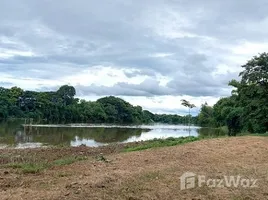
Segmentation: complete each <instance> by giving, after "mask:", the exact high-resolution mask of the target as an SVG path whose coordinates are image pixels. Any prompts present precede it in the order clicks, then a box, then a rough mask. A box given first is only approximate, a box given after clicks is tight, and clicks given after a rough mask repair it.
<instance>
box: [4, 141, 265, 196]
mask: <svg viewBox="0 0 268 200" xmlns="http://www.w3.org/2000/svg"><path fill="white" fill-rule="evenodd" d="M120 148H121V147H116V146H109V147H102V148H87V147H77V148H47V149H26V150H10V149H3V150H0V155H2V156H3V155H5V156H4V157H5V159H6V160H5V159H3V160H2V161H3V162H8V161H9V160H8V158H6V157H12V156H19V157H23V158H27V157H33V155H34V158H35V159H38V161H40V160H55V159H59V158H61V157H64V156H69V155H72V156H73V155H84V156H88V159H87V160H83V161H78V162H75V163H73V164H70V165H63V166H53V167H51V168H48V169H45V170H44V171H42V172H40V173H37V174H24V173H19V172H18V171H17V170H16V169H11V168H0V199H1V200H5V199H31V200H34V199H52V200H53V199H55V200H56V199H89V200H94V199H96V200H99V199H105V200H106V199H107V200H110V199H115V200H121V199H124V200H125V199H127V200H138V199H151V200H153V199H161V200H172V199H178V200H181V199H191V200H198V199H200V200H201V199H204V200H205V199H206V200H207V199H211V200H215V199H233V200H242V199H245V200H250V199H268V138H266V137H250V136H246V137H233V138H219V139H208V140H201V141H197V142H192V143H188V144H185V145H180V146H174V147H164V148H157V149H149V150H145V151H138V152H129V153H120V151H121V150H120ZM98 155H102V156H103V157H105V158H106V159H107V160H105V162H104V161H101V160H98V159H96V156H98ZM2 164H3V163H2ZM185 172H193V173H195V174H198V175H205V176H206V177H207V178H213V179H222V178H223V176H230V175H232V176H237V175H240V176H241V177H243V178H249V179H251V178H253V179H258V181H257V183H256V184H257V187H254V188H244V187H241V186H240V187H237V188H236V187H220V188H219V187H216V188H215V187H208V186H202V187H196V188H193V189H188V190H181V188H180V179H179V178H180V176H181V175H182V174H183V173H185Z"/></svg>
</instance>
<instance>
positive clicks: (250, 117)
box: [198, 53, 268, 135]
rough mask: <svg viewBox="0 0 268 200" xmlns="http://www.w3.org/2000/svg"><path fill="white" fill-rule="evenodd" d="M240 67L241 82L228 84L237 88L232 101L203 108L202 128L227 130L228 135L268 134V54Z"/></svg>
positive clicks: (200, 117) (199, 117)
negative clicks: (209, 127)
mask: <svg viewBox="0 0 268 200" xmlns="http://www.w3.org/2000/svg"><path fill="white" fill-rule="evenodd" d="M241 67H242V68H243V71H242V72H241V73H240V74H239V76H240V78H241V79H240V80H239V81H238V80H231V81H230V82H229V85H230V86H232V87H233V88H234V90H233V91H232V95H231V96H230V97H225V98H221V99H220V100H219V101H218V102H217V103H216V104H215V105H214V106H209V105H207V104H204V105H202V107H201V110H200V114H199V116H198V122H199V124H200V125H201V126H214V127H221V126H227V127H228V130H229V135H236V134H237V133H239V132H250V133H265V132H268V54H267V53H262V54H259V55H258V56H254V57H253V58H252V59H251V60H249V61H248V62H247V63H246V64H245V65H242V66H241Z"/></svg>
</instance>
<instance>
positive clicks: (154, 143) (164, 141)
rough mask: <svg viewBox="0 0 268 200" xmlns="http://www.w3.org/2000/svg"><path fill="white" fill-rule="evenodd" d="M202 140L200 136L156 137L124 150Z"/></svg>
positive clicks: (129, 150) (138, 149)
mask: <svg viewBox="0 0 268 200" xmlns="http://www.w3.org/2000/svg"><path fill="white" fill-rule="evenodd" d="M198 140H200V138H199V137H193V136H189V137H180V138H167V139H154V140H149V141H146V142H145V143H144V144H140V145H138V146H135V147H126V148H125V149H124V152H131V151H141V150H145V149H151V148H157V147H169V146H175V145H179V144H185V143H189V142H194V141H198Z"/></svg>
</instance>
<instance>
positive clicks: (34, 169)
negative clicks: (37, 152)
mask: <svg viewBox="0 0 268 200" xmlns="http://www.w3.org/2000/svg"><path fill="white" fill-rule="evenodd" d="M6 167H9V168H12V169H20V170H21V172H22V173H24V174H36V173H39V172H41V171H42V170H44V169H46V168H47V167H49V165H48V164H45V163H9V164H7V165H6Z"/></svg>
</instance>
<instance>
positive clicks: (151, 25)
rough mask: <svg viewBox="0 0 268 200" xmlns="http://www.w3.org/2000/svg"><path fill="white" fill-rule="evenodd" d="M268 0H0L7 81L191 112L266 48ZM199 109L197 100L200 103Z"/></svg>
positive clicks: (225, 90) (3, 82)
mask: <svg viewBox="0 0 268 200" xmlns="http://www.w3.org/2000/svg"><path fill="white" fill-rule="evenodd" d="M267 10H268V1H267V0H254V1H253V0H224V1H222V0H203V1H200V0H57V1H56V0H20V1H17V0H1V1H0V77H1V79H0V86H3V87H7V88H9V87H12V86H15V85H16V86H19V87H21V88H23V89H27V90H41V91H42V90H54V89H57V88H58V87H59V86H60V85H63V84H70V85H73V86H75V87H76V89H77V96H78V97H81V98H85V99H87V100H96V99H97V98H99V97H102V96H107V95H116V96H120V97H122V98H124V99H125V100H127V101H129V102H130V103H132V104H134V105H141V106H143V107H144V108H146V109H149V110H150V111H152V112H158V113H179V114H184V113H185V112H186V110H185V109H184V108H183V107H182V106H181V105H180V100H181V99H182V98H185V99H187V100H190V101H191V102H192V103H195V104H196V105H197V106H198V107H199V106H200V105H201V104H202V103H205V102H208V103H209V104H211V105H212V104H213V103H215V102H216V101H217V100H218V99H219V98H220V97H224V96H228V95H230V91H231V88H229V87H228V86H227V84H228V82H229V81H230V80H231V79H233V78H235V79H237V78H238V73H239V72H240V71H241V67H240V66H241V65H242V64H244V63H245V62H246V61H247V60H248V59H250V58H251V57H252V56H253V55H256V54H258V53H261V52H264V51H268V38H267V35H268V12H267ZM194 112H195V113H197V112H198V108H196V109H195V111H194Z"/></svg>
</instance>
